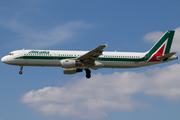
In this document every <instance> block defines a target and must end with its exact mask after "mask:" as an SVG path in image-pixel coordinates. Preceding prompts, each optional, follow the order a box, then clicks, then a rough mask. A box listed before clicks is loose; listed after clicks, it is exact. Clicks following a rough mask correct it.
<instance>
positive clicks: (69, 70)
mask: <svg viewBox="0 0 180 120" xmlns="http://www.w3.org/2000/svg"><path fill="white" fill-rule="evenodd" d="M82 71H83V70H82V69H77V68H63V72H64V74H69V75H70V74H76V73H77V72H82Z"/></svg>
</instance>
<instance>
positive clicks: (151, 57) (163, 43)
mask: <svg viewBox="0 0 180 120" xmlns="http://www.w3.org/2000/svg"><path fill="white" fill-rule="evenodd" d="M174 33H175V31H170V30H169V31H167V32H166V33H165V34H164V35H163V36H162V37H161V39H159V40H158V41H157V43H156V44H155V45H154V46H153V47H152V48H151V49H150V50H149V51H148V53H147V54H146V56H145V57H146V58H148V59H147V60H148V61H160V60H159V59H158V57H160V56H163V55H165V54H168V53H169V52H170V49H171V44H172V41H173V37H174Z"/></svg>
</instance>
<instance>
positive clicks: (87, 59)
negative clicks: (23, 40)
mask: <svg viewBox="0 0 180 120" xmlns="http://www.w3.org/2000/svg"><path fill="white" fill-rule="evenodd" d="M174 33H175V31H173V30H169V31H167V32H166V33H165V34H164V35H163V36H162V37H161V38H160V39H159V41H157V43H156V44H155V45H154V46H153V47H152V48H151V49H150V50H149V51H147V52H141V53H140V52H104V51H103V49H104V48H105V47H107V46H108V44H104V45H99V46H98V47H96V48H95V49H93V50H91V51H63V50H61V51H60V50H24V49H23V50H16V51H12V52H10V53H9V54H8V55H6V56H4V57H3V58H2V59H1V61H2V62H3V63H6V64H9V65H17V66H20V71H19V74H20V75H21V74H22V69H23V66H49V67H62V68H63V73H64V74H76V73H78V72H82V71H83V70H85V71H86V78H90V77H91V70H90V69H94V70H96V69H100V68H137V67H144V66H150V65H155V64H159V63H165V62H169V61H172V60H176V59H178V57H177V56H175V54H176V52H170V48H171V44H172V41H173V37H174Z"/></svg>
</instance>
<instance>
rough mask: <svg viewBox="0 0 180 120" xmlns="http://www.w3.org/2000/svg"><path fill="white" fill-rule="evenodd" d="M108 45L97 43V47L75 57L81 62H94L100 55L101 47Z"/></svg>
mask: <svg viewBox="0 0 180 120" xmlns="http://www.w3.org/2000/svg"><path fill="white" fill-rule="evenodd" d="M107 46H108V43H107V44H105V45H99V46H98V47H97V48H95V49H93V50H91V51H89V52H87V53H86V54H84V55H82V56H80V57H78V58H77V59H78V60H80V61H83V62H89V63H92V62H93V63H94V61H95V60H97V58H98V57H99V56H100V55H102V53H103V49H104V48H105V47H107Z"/></svg>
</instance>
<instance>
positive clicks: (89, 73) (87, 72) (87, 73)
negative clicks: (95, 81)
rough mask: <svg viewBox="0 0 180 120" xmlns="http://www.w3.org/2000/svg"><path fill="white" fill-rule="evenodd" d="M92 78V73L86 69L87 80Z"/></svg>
mask: <svg viewBox="0 0 180 120" xmlns="http://www.w3.org/2000/svg"><path fill="white" fill-rule="evenodd" d="M90 77H91V71H90V70H89V69H86V78H88V79H89V78H90Z"/></svg>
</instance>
